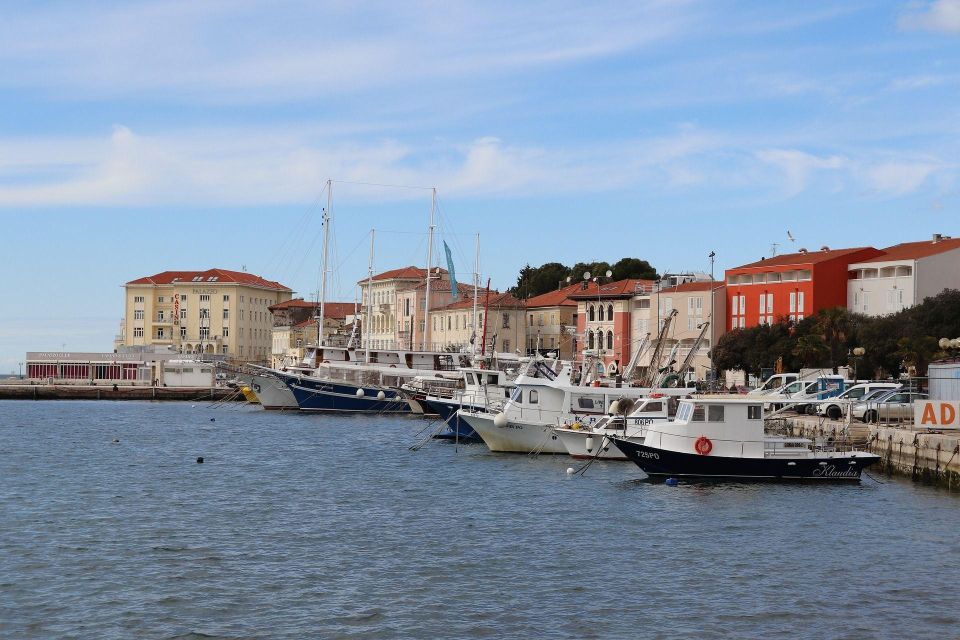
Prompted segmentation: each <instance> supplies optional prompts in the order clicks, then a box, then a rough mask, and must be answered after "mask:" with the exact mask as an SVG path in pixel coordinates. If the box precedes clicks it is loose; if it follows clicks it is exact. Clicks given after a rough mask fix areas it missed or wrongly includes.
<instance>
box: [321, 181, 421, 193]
mask: <svg viewBox="0 0 960 640" xmlns="http://www.w3.org/2000/svg"><path fill="white" fill-rule="evenodd" d="M333 183H334V184H355V185H361V186H364V187H384V188H388V189H418V190H425V191H430V190H432V189H435V188H436V187H421V186H418V185H410V184H384V183H380V182H359V181H352V180H334V181H333Z"/></svg>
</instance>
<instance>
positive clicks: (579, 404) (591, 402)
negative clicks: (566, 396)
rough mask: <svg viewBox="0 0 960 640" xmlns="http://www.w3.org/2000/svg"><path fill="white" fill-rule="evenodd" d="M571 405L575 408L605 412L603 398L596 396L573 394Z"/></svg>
mask: <svg viewBox="0 0 960 640" xmlns="http://www.w3.org/2000/svg"><path fill="white" fill-rule="evenodd" d="M571 405H572V406H573V407H574V409H575V410H580V411H596V412H603V408H604V407H603V398H602V397H601V398H599V399H598V398H595V397H594V396H573V398H572V399H571Z"/></svg>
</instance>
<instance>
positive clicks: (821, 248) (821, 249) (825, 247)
mask: <svg viewBox="0 0 960 640" xmlns="http://www.w3.org/2000/svg"><path fill="white" fill-rule="evenodd" d="M820 251H830V247H828V246H827V245H823V246H822V247H820Z"/></svg>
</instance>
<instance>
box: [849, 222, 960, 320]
mask: <svg viewBox="0 0 960 640" xmlns="http://www.w3.org/2000/svg"><path fill="white" fill-rule="evenodd" d="M849 269H850V278H849V280H848V281H847V309H849V310H850V311H852V312H855V313H862V314H864V315H869V316H882V315H887V314H889V313H896V312H898V311H902V310H903V309H906V308H908V307H912V306H914V305H915V304H918V303H920V302H923V300H924V299H925V298H929V297H932V296H935V295H937V294H938V293H940V292H942V291H943V290H944V289H954V288H960V238H950V237H946V236H941V235H940V234H936V235H934V236H933V239H932V240H926V241H923V242H905V243H903V244H898V245H894V246H892V247H887V248H886V249H883V254H882V255H880V256H877V257H876V258H871V259H870V260H865V261H863V262H857V263H853V264H851V265H850V267H849Z"/></svg>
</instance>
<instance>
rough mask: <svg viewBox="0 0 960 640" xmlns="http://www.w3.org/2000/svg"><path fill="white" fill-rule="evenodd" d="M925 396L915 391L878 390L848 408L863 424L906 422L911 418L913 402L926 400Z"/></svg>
mask: <svg viewBox="0 0 960 640" xmlns="http://www.w3.org/2000/svg"><path fill="white" fill-rule="evenodd" d="M926 399H927V394H925V393H918V392H916V391H902V390H894V391H883V390H879V391H877V392H876V395H872V396H870V397H869V398H866V399H865V400H863V401H861V402H858V403H857V404H855V405H853V406H852V407H851V408H850V412H851V414H852V415H853V416H855V417H856V418H859V419H860V420H862V421H863V422H880V421H888V420H906V419H908V418H912V417H913V402H914V401H915V400H926Z"/></svg>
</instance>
